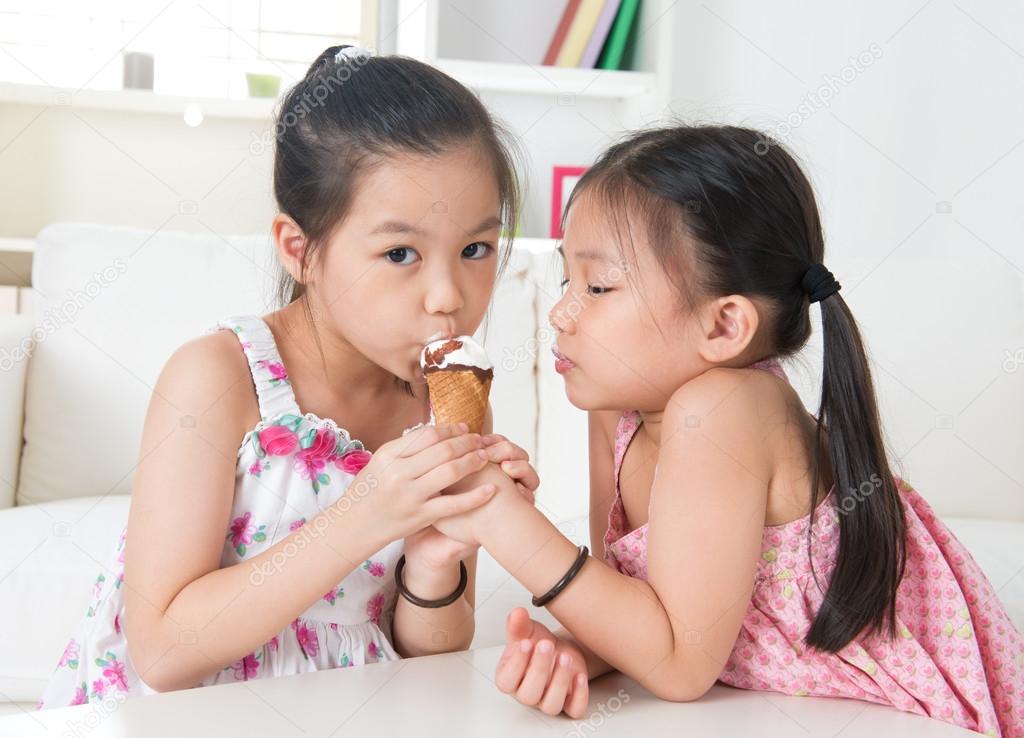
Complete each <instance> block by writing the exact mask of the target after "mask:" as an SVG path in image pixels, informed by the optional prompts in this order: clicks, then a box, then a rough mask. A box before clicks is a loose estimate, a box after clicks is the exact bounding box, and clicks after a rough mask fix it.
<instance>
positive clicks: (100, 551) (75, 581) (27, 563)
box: [0, 494, 129, 703]
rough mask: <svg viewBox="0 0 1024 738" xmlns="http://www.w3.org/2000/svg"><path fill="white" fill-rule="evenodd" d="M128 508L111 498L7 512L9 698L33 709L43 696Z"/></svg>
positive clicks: (3, 643) (2, 644) (3, 537)
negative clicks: (31, 706) (32, 704)
mask: <svg viewBox="0 0 1024 738" xmlns="http://www.w3.org/2000/svg"><path fill="white" fill-rule="evenodd" d="M128 502H129V498H128V497H127V496H125V495H115V494H111V495H106V496H102V497H77V498H74V499H70V500H59V501H56V502H48V503H45V504H40V505H26V506H23V507H13V508H9V509H7V510H0V602H2V603H3V607H0V664H3V668H2V669H0V694H3V695H5V697H4V699H7V700H11V701H15V702H22V701H24V702H33V703H34V702H36V701H37V700H38V699H39V697H40V696H41V695H42V692H43V687H44V686H45V685H46V683H47V681H49V679H50V676H51V675H52V674H53V670H54V669H55V668H56V667H57V661H58V660H59V659H60V656H61V654H62V653H63V652H64V646H65V645H67V642H68V639H69V638H70V637H71V635H72V633H73V631H74V629H75V627H76V626H77V625H78V622H79V620H80V619H81V618H82V616H83V615H85V612H86V609H87V608H88V606H89V600H90V598H91V596H92V588H93V585H94V583H95V581H96V577H97V576H98V575H99V574H100V573H101V572H104V570H105V567H106V566H107V565H108V563H109V560H110V557H111V555H112V554H113V552H114V551H115V549H116V546H117V542H118V537H119V535H120V533H121V529H122V527H123V526H124V524H125V522H126V521H127V520H128ZM105 574H106V576H111V572H109V571H106V572H105Z"/></svg>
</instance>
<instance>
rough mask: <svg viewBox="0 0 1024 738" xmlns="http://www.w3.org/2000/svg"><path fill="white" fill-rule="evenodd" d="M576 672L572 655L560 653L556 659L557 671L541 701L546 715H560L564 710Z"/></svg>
mask: <svg viewBox="0 0 1024 738" xmlns="http://www.w3.org/2000/svg"><path fill="white" fill-rule="evenodd" d="M574 672H575V669H574V667H573V663H572V655H571V654H568V653H564V652H563V653H560V654H559V655H558V658H557V659H556V661H555V671H554V672H553V673H552V674H551V682H550V683H549V684H548V688H547V689H545V690H544V696H543V697H542V698H541V701H540V705H539V707H540V711H541V712H543V713H544V714H546V715H558V714H559V713H561V712H562V709H563V708H564V707H565V703H566V698H567V697H568V692H569V685H570V684H572V677H573V673H574Z"/></svg>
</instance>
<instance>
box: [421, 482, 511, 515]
mask: <svg viewBox="0 0 1024 738" xmlns="http://www.w3.org/2000/svg"><path fill="white" fill-rule="evenodd" d="M496 491H497V487H495V486H494V485H493V484H485V485H483V486H482V487H476V488H475V489H471V490H470V491H469V492H460V493H458V494H455V495H438V496H437V497H434V498H433V499H430V500H427V502H426V504H424V505H423V514H424V515H426V516H427V519H428V520H430V521H431V523H433V522H434V521H435V520H440V519H441V518H448V517H451V516H452V515H461V514H462V513H464V512H469V511H470V510H475V509H476V508H478V507H480V506H481V505H483V504H486V503H487V502H488V501H489V500H490V499H491V498H492V497H494V493H495V492H496Z"/></svg>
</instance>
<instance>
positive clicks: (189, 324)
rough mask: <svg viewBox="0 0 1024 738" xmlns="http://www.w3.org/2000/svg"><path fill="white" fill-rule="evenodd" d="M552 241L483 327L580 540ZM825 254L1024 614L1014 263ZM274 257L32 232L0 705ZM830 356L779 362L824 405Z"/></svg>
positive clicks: (7, 362) (809, 400)
mask: <svg viewBox="0 0 1024 738" xmlns="http://www.w3.org/2000/svg"><path fill="white" fill-rule="evenodd" d="M553 245H554V244H553V242H551V241H548V240H533V239H521V240H520V241H518V242H517V247H516V250H515V253H514V258H513V261H512V263H511V265H510V269H509V271H508V273H507V275H506V277H505V278H504V279H503V280H502V282H501V284H500V285H499V288H498V290H497V295H496V299H495V303H494V306H493V309H492V313H491V316H490V318H489V321H488V323H487V324H485V326H484V327H483V328H482V329H481V332H480V336H481V337H482V338H483V339H484V342H485V345H486V346H487V348H488V351H489V353H490V355H491V357H492V360H493V361H494V363H495V370H496V379H495V384H494V391H493V405H494V413H495V429H496V430H497V431H499V432H501V433H504V434H505V435H507V436H509V437H510V438H512V439H514V440H515V441H517V442H518V443H520V444H521V445H522V446H524V447H525V448H526V449H527V450H528V451H529V452H530V453H531V455H532V456H533V458H534V462H535V464H536V466H537V468H538V471H539V472H540V476H541V479H542V480H543V484H542V487H541V491H540V495H539V498H538V505H539V506H540V507H541V508H542V509H543V510H544V511H545V512H546V513H547V514H548V516H549V517H551V518H552V519H553V520H555V521H556V522H557V523H558V524H559V526H560V527H561V529H562V530H563V531H564V532H565V533H566V534H567V535H569V536H570V537H572V538H573V539H575V540H578V541H580V542H584V541H586V540H587V538H588V537H589V534H588V527H587V519H586V517H587V461H586V417H585V414H584V413H582V412H580V411H578V410H576V409H575V408H573V407H572V406H571V405H569V403H568V402H567V400H566V399H565V395H564V392H563V390H562V386H561V380H560V378H559V377H558V376H557V375H556V374H555V373H554V371H553V368H552V358H551V354H550V352H549V346H550V341H551V330H550V328H549V326H548V323H547V317H546V316H547V313H548V310H549V309H550V308H551V305H552V304H553V302H554V300H555V299H556V295H557V294H558V291H559V288H558V282H559V279H560V268H559V267H558V265H557V263H556V261H555V259H554V256H553V254H552V248H553ZM828 264H829V266H830V267H831V268H832V270H833V271H834V272H835V273H836V274H837V276H838V278H839V279H840V281H841V282H842V283H843V284H844V289H845V291H844V295H845V296H846V297H847V300H848V301H849V302H850V303H851V305H852V306H853V308H854V312H855V314H856V315H857V316H858V318H859V319H860V321H861V324H862V328H863V331H864V335H865V336H866V339H867V342H868V344H869V347H870V348H871V349H872V351H873V355H874V359H875V367H876V375H875V376H876V381H877V384H878V388H879V393H880V396H881V407H882V412H883V416H884V418H883V419H884V421H885V423H886V427H887V429H888V439H889V444H890V447H891V449H892V454H893V456H894V457H897V458H899V459H900V461H901V466H902V472H903V473H904V475H905V476H906V477H907V478H908V479H909V480H910V481H911V482H913V483H914V484H915V486H917V487H918V488H919V489H920V490H921V491H922V493H923V494H924V495H925V496H926V497H927V498H928V499H929V501H930V502H931V503H932V504H933V505H934V506H935V508H936V509H937V510H938V511H939V513H940V514H942V515H943V516H945V517H946V519H947V521H948V522H949V523H950V525H951V526H952V528H953V530H954V531H955V533H956V534H957V535H958V536H959V537H960V538H961V539H962V540H963V541H964V542H965V543H966V544H967V546H968V547H969V549H970V550H971V551H972V552H973V554H974V555H975V557H976V558H977V559H978V561H979V563H980V564H981V566H982V567H983V568H984V569H985V571H986V572H987V574H988V575H989V577H990V578H991V579H992V581H993V583H994V584H995V586H996V588H997V589H998V590H999V594H1000V596H1001V597H1002V599H1003V601H1004V603H1005V605H1006V606H1007V608H1008V609H1009V610H1010V612H1011V615H1012V617H1013V618H1014V620H1015V622H1016V623H1017V626H1018V627H1020V628H1024V546H1022V545H1021V541H1024V454H1022V453H1021V449H1022V448H1024V422H1022V421H1021V411H1022V410H1024V355H1022V354H1024V283H1022V280H1021V275H1020V274H1019V273H1018V272H1016V271H1014V270H1010V269H1006V268H1005V263H1004V262H1001V261H998V260H995V259H993V260H986V259H985V258H984V257H983V256H980V255H979V256H978V257H976V258H975V257H972V258H970V259H969V260H963V261H957V260H951V259H939V258H936V259H933V260H928V261H922V260H909V259H907V260H904V259H900V258H898V257H897V256H893V257H891V258H889V259H887V260H886V261H885V262H884V263H883V264H882V265H877V264H875V263H867V262H865V261H864V260H860V259H857V258H843V256H842V255H841V254H840V255H836V256H835V257H834V258H830V259H829V260H828ZM276 274H277V271H276V265H275V263H274V254H273V251H272V249H271V247H270V244H269V242H268V240H267V238H266V237H265V236H240V237H225V238H222V237H218V236H214V235H201V236H197V235H189V234H182V233H172V232H163V231H161V232H156V233H153V232H149V231H142V230H136V229H128V228H114V227H107V226H93V225H78V224H60V225H54V226H50V227H48V228H46V229H44V230H43V231H42V232H41V233H40V234H39V236H38V238H37V242H36V250H35V258H34V263H33V269H32V279H33V289H34V299H33V301H32V303H31V304H30V305H28V306H27V309H28V311H29V314H27V315H20V316H15V317H0V714H2V712H4V711H6V712H12V711H15V710H19V709H32V707H33V706H34V703H35V702H36V700H37V699H38V698H39V696H40V694H41V691H42V688H43V686H44V684H45V683H46V681H47V679H48V678H49V676H50V674H51V672H52V671H53V668H54V666H55V664H56V662H57V659H58V658H59V656H60V653H61V651H62V649H63V647H64V644H65V642H66V639H67V637H68V635H69V633H70V632H71V630H72V627H73V626H74V624H75V623H76V622H77V621H78V619H79V618H80V617H81V616H82V614H83V612H84V610H85V608H86V605H87V600H88V598H89V594H90V591H91V588H92V585H93V581H94V580H95V577H96V575H97V574H98V573H99V572H100V571H101V569H102V566H103V564H104V562H105V561H106V559H107V556H108V554H109V552H110V550H111V547H112V546H113V545H114V543H115V538H116V536H117V534H118V533H119V531H120V529H121V526H122V525H123V524H124V522H125V520H126V518H127V512H128V495H129V493H130V491H131V486H132V478H133V470H134V468H135V465H136V462H137V453H138V444H139V436H140V431H141V428H142V423H143V418H144V413H145V409H146V405H147V402H148V398H149V395H150V392H151V387H152V385H153V384H154V382H155V380H156V377H157V374H158V372H159V370H160V368H161V367H162V365H163V364H164V362H165V360H166V359H167V357H168V356H169V355H170V353H171V352H172V351H173V350H174V349H175V348H176V347H177V346H179V345H180V344H182V343H183V342H185V341H186V340H188V339H190V338H192V337H194V336H196V335H198V334H199V333H200V332H201V330H202V329H203V328H204V327H205V326H206V325H208V324H209V323H211V322H212V321H213V320H215V319H216V318H218V317H222V316H227V315H232V314H238V313H246V312H252V313H260V314H263V313H266V312H270V311H271V310H272V309H274V306H273V305H272V304H271V300H270V295H271V290H272V286H273V283H274V280H275V277H276ZM814 313H815V314H816V313H817V311H816V310H815V311H814ZM33 336H34V338H35V342H34V345H30V343H31V342H30V341H29V340H28V339H29V338H30V337H33ZM28 348H30V349H31V351H30V354H31V355H30V356H23V354H25V353H26V352H25V351H24V349H28ZM819 357H820V336H819V335H818V334H817V331H816V336H815V339H814V341H812V344H811V345H810V346H809V347H808V349H807V351H806V353H805V355H804V356H802V357H801V360H800V361H798V362H792V363H790V364H789V365H788V366H787V370H788V372H789V374H790V376H791V379H792V380H793V382H794V384H795V385H796V387H797V388H798V390H799V391H800V393H801V396H802V397H803V399H804V401H805V403H806V404H807V405H808V407H809V408H811V409H812V410H815V409H816V403H817V397H818V395H817V392H818V385H817V382H818V381H819V380H818V378H819V377H820V361H819ZM478 598H479V602H480V604H479V613H478V630H477V636H476V640H475V641H474V647H479V646H485V645H493V644H496V643H500V642H502V634H503V619H504V616H505V614H506V613H507V612H508V610H509V609H510V608H511V607H513V606H515V605H520V604H522V605H526V604H527V603H528V602H529V596H528V594H527V593H526V592H525V591H524V590H523V589H522V588H521V587H520V586H519V585H518V584H517V583H516V582H515V581H514V580H512V579H511V578H510V577H509V576H508V575H507V574H506V573H504V572H503V571H502V570H501V569H500V568H498V567H497V566H496V565H495V564H494V562H493V561H492V560H490V559H489V557H486V556H483V557H482V559H481V568H480V581H479V597H478ZM538 616H539V617H542V618H548V617H549V616H547V613H546V612H541V613H539V615H538ZM4 703H6V705H5V704H4Z"/></svg>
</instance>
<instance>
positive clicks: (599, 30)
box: [580, 0, 622, 69]
mask: <svg viewBox="0 0 1024 738" xmlns="http://www.w3.org/2000/svg"><path fill="white" fill-rule="evenodd" d="M621 2H622V0H606V2H605V4H604V7H603V8H602V9H601V15H599V16H598V17H597V25H596V26H594V32H593V33H592V34H590V40H589V41H588V42H587V48H586V49H584V51H583V58H582V59H580V68H582V69H593V68H594V65H595V64H597V57H598V56H599V55H600V54H601V47H603V46H604V42H605V40H606V39H607V38H608V30H609V29H610V28H611V27H612V21H614V20H615V14H616V13H617V12H619V5H620V3H621Z"/></svg>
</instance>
